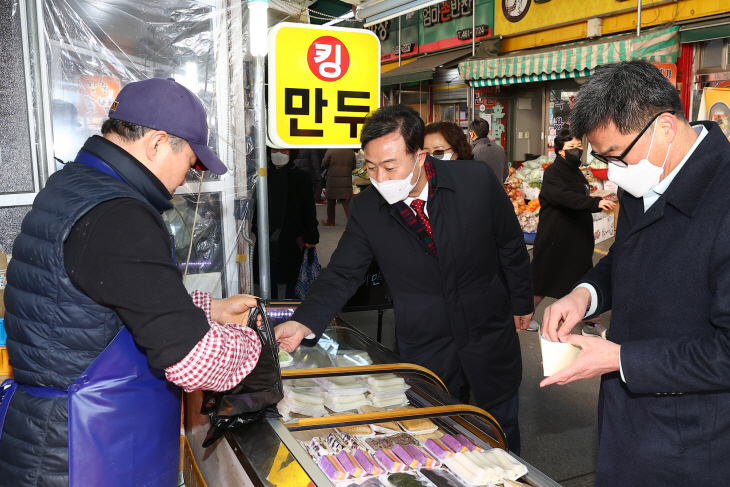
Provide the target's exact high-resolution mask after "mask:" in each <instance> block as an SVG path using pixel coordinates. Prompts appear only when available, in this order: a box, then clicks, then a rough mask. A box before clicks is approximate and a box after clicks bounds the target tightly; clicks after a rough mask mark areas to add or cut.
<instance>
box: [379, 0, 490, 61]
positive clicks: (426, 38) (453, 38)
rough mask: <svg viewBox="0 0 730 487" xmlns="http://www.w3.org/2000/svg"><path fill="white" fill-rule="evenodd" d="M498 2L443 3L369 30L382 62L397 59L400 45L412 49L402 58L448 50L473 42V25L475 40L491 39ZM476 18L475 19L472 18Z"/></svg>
mask: <svg viewBox="0 0 730 487" xmlns="http://www.w3.org/2000/svg"><path fill="white" fill-rule="evenodd" d="M495 1H498V0H444V1H442V2H440V3H438V4H435V5H431V6H430V7H426V8H424V9H421V10H420V11H418V12H412V13H409V14H406V15H403V16H401V17H400V18H395V19H392V20H388V21H385V22H381V23H379V24H375V25H372V26H370V27H368V29H370V30H371V31H373V32H374V33H375V34H376V35H377V36H378V38H379V39H380V42H381V46H382V47H381V51H382V53H383V54H382V56H381V61H382V62H388V61H394V60H397V59H398V43H399V41H398V27H399V25H400V44H401V45H411V46H412V49H411V50H410V51H408V52H406V50H405V49H403V51H402V52H401V58H403V57H407V56H413V55H417V54H422V53H426V52H432V51H438V50H441V49H448V48H451V47H456V46H459V45H463V44H468V43H469V42H471V40H472V22H474V25H475V27H476V28H475V30H476V35H477V40H479V39H481V38H484V37H487V36H491V35H492V31H493V29H492V26H493V25H494V2H495ZM473 17H475V18H473Z"/></svg>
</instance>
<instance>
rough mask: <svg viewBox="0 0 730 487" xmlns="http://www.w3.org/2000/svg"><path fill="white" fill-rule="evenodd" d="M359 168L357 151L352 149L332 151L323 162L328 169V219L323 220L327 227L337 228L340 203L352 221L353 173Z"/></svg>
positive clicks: (323, 165) (326, 186) (324, 167)
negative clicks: (337, 208) (336, 216)
mask: <svg viewBox="0 0 730 487" xmlns="http://www.w3.org/2000/svg"><path fill="white" fill-rule="evenodd" d="M356 166H357V159H356V158H355V151H353V150H352V149H330V150H328V151H327V153H326V154H325V155H324V159H323V160H322V169H327V183H326V185H325V188H326V196H327V219H326V220H322V225H324V226H326V227H334V226H335V209H336V207H337V202H338V201H339V202H340V204H341V205H342V208H344V210H345V216H346V217H347V219H348V220H349V219H350V199H352V171H354V170H355V167H356Z"/></svg>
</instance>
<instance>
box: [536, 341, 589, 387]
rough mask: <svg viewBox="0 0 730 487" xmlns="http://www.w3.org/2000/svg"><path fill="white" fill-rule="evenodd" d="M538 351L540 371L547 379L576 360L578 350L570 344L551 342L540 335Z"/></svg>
mask: <svg viewBox="0 0 730 487" xmlns="http://www.w3.org/2000/svg"><path fill="white" fill-rule="evenodd" d="M540 351H541V352H542V371H543V373H544V374H545V377H549V376H551V375H553V374H555V373H556V372H559V371H560V370H562V369H564V368H565V367H567V366H568V365H570V364H572V363H573V362H574V361H575V359H577V358H578V354H579V353H580V348H578V347H576V346H573V345H571V344H570V343H562V342H551V341H550V340H547V339H545V338H543V336H542V335H540Z"/></svg>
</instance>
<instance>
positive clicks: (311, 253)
mask: <svg viewBox="0 0 730 487" xmlns="http://www.w3.org/2000/svg"><path fill="white" fill-rule="evenodd" d="M321 270H322V266H321V265H319V259H317V249H316V248H314V247H312V248H308V249H307V251H306V252H304V259H303V260H302V267H301V268H300V269H299V279H297V285H296V286H295V287H294V295H295V296H296V297H297V299H304V298H305V297H306V296H307V293H308V292H309V286H311V285H312V283H313V282H314V281H315V279H317V278H318V277H319V273H320V271H321Z"/></svg>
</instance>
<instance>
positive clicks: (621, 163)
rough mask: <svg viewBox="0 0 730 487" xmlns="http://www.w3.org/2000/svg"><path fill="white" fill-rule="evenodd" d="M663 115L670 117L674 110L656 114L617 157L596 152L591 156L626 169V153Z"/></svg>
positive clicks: (592, 152) (592, 151)
mask: <svg viewBox="0 0 730 487" xmlns="http://www.w3.org/2000/svg"><path fill="white" fill-rule="evenodd" d="M665 113H669V114H671V115H674V114H675V113H676V112H675V111H674V110H667V111H666V112H661V113H657V114H656V115H655V116H654V118H652V119H651V122H649V124H648V125H647V126H646V127H644V130H642V131H641V132H639V135H637V136H636V138H635V139H634V140H633V141H632V142H631V143H630V144H629V146H628V147H627V148H626V149H625V150H624V151H623V152H622V153H621V154H619V155H617V156H604V155H602V154H599V153H598V152H596V151H594V150H591V155H592V156H593V157H595V158H596V159H598V160H599V161H601V162H606V163H611V164H616V165H617V166H619V167H626V166H628V164H627V163H626V162H625V161H624V157H626V156H627V155H628V153H629V152H630V151H631V149H632V148H633V147H634V145H635V144H636V143H637V142H638V141H639V139H640V138H641V136H642V135H644V132H646V131H647V130H649V127H651V125H652V124H653V123H654V121H655V120H656V119H657V118H659V117H661V116H662V115H664V114H665Z"/></svg>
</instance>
